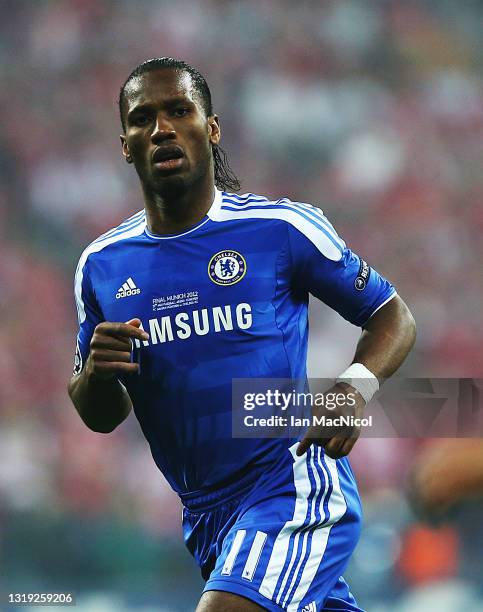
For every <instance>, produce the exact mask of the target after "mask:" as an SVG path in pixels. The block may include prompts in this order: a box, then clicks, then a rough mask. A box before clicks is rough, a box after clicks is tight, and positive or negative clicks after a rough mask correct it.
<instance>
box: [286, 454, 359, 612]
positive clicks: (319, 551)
mask: <svg viewBox="0 0 483 612" xmlns="http://www.w3.org/2000/svg"><path fill="white" fill-rule="evenodd" d="M319 452H320V449H319ZM324 463H325V466H326V467H327V469H328V470H329V472H330V476H331V478H332V494H331V496H330V498H329V504H328V510H329V521H328V523H327V524H326V525H324V526H323V527H319V528H318V529H314V530H313V536H312V547H311V550H310V555H309V558H308V559H307V561H306V563H305V565H304V568H303V572H302V577H301V579H300V582H299V584H298V586H297V589H296V591H295V593H294V595H293V597H292V600H291V602H290V605H289V606H288V608H287V612H296V611H297V610H298V609H299V607H300V602H301V601H302V599H303V598H304V597H305V595H306V594H307V591H308V590H309V588H310V585H311V584H312V582H313V580H314V578H315V575H316V573H317V570H318V568H319V565H320V563H321V561H322V557H323V555H324V552H325V549H326V547H327V543H328V541H329V535H330V530H331V529H332V527H333V526H334V524H335V523H337V521H339V520H340V519H341V518H342V517H343V516H344V514H345V512H346V509H347V505H346V501H345V498H344V494H343V493H342V490H341V488H340V482H339V473H338V471H337V462H336V460H335V459H332V458H331V457H327V455H325V457H324V460H320V465H321V466H322V469H323V470H324V473H325V469H324V467H323V465H324Z"/></svg>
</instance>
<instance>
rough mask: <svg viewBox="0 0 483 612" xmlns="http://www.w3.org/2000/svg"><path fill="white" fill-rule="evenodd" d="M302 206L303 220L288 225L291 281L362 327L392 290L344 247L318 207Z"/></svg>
mask: <svg viewBox="0 0 483 612" xmlns="http://www.w3.org/2000/svg"><path fill="white" fill-rule="evenodd" d="M304 207H305V210H304V214H305V217H306V219H305V221H304V223H299V224H298V226H297V227H295V226H294V225H289V228H288V232H289V247H290V253H291V258H292V259H291V265H292V282H293V284H294V285H295V286H296V287H297V289H298V290H302V291H308V292H310V293H311V294H312V295H314V296H315V297H317V298H318V299H320V300H321V301H322V302H324V303H325V304H327V305H328V306H330V307H331V308H332V309H334V310H336V311H337V312H338V313H339V314H340V315H341V316H343V317H344V318H345V319H347V320H348V321H350V322H351V323H353V324H354V325H357V326H359V327H362V326H363V325H364V324H365V323H366V322H367V320H368V319H369V318H370V317H371V316H372V315H373V314H374V312H375V311H376V310H378V309H379V308H380V307H381V306H383V305H384V304H385V303H386V302H388V301H389V300H390V299H392V298H393V297H394V296H395V295H396V290H395V289H394V287H393V286H392V284H391V283H390V282H389V281H388V280H386V279H385V278H384V277H383V276H381V275H380V274H378V273H377V272H376V270H374V268H372V267H370V266H369V264H368V263H367V262H366V261H364V260H363V259H362V258H361V257H359V255H357V254H356V253H353V252H352V251H351V250H350V249H349V248H347V246H346V244H345V242H344V241H343V240H342V239H341V238H340V237H339V236H338V234H337V232H336V231H335V229H334V227H333V226H332V225H331V223H330V222H329V221H328V220H327V218H326V217H325V216H324V215H323V214H322V212H321V211H320V209H317V208H315V207H313V206H310V205H308V204H304Z"/></svg>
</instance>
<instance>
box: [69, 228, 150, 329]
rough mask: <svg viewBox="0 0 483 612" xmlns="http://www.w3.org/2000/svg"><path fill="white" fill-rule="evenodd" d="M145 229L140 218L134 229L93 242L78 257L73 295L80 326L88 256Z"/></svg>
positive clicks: (83, 316) (138, 234)
mask: <svg viewBox="0 0 483 612" xmlns="http://www.w3.org/2000/svg"><path fill="white" fill-rule="evenodd" d="M145 227H146V219H145V218H144V217H141V218H140V219H139V221H138V222H137V224H136V225H135V226H134V227H131V228H129V229H128V230H126V231H124V232H121V233H119V234H116V235H110V236H108V237H107V238H105V239H104V240H98V241H94V242H92V243H91V244H90V245H89V246H88V247H87V248H86V249H85V250H84V252H83V253H82V255H81V256H80V259H79V263H78V264H77V270H76V273H75V281H74V293H75V301H76V305H77V315H78V318H79V324H82V323H83V322H84V321H85V319H86V311H85V307H84V300H83V299H82V280H83V278H84V266H85V264H86V261H87V258H88V257H89V255H91V253H98V252H99V251H102V249H104V248H105V247H107V246H109V245H110V244H114V243H115V242H118V241H119V240H125V239H126V238H133V237H134V236H140V235H141V234H142V233H143V232H144V228H145Z"/></svg>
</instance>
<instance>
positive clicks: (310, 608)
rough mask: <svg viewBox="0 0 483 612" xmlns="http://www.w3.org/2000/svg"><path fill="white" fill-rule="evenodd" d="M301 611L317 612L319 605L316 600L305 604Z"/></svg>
mask: <svg viewBox="0 0 483 612" xmlns="http://www.w3.org/2000/svg"><path fill="white" fill-rule="evenodd" d="M301 612H317V605H316V603H315V601H313V602H312V603H309V604H307V605H306V606H304V607H303V608H302V610H301Z"/></svg>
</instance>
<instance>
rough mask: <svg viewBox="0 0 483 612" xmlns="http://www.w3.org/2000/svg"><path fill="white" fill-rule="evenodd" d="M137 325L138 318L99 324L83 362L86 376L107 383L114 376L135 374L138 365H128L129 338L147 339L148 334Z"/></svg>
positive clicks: (130, 346) (130, 343)
mask: <svg viewBox="0 0 483 612" xmlns="http://www.w3.org/2000/svg"><path fill="white" fill-rule="evenodd" d="M140 325H141V321H140V319H131V320H130V321H127V322H126V323H111V322H108V321H105V322H103V323H99V325H97V326H96V328H95V330H94V334H93V335H92V339H91V343H90V353H89V358H88V359H87V362H86V371H87V373H88V375H93V376H94V377H96V378H100V379H102V380H108V379H110V378H114V377H116V376H117V375H118V374H129V373H133V372H134V373H137V372H138V371H139V365H138V364H137V363H131V351H132V339H133V338H137V339H138V340H147V339H148V338H149V334H147V333H146V332H145V331H144V330H142V329H139V326H140Z"/></svg>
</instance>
